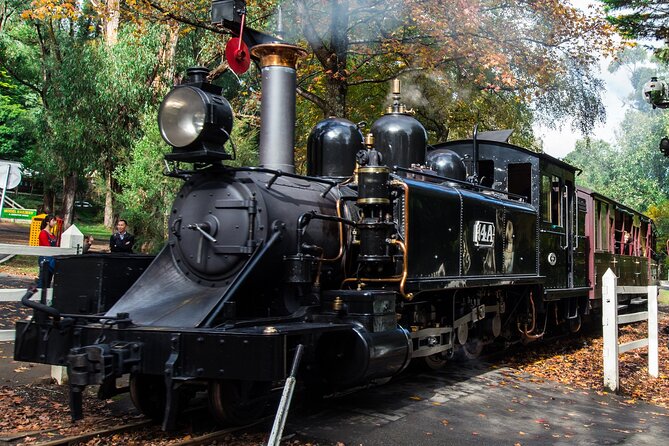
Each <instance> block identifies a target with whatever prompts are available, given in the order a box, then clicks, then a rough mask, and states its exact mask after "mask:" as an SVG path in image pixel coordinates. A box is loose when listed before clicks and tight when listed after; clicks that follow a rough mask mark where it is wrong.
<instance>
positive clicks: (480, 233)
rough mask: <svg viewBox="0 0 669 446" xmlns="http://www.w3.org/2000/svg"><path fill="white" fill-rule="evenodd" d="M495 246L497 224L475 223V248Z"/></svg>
mask: <svg viewBox="0 0 669 446" xmlns="http://www.w3.org/2000/svg"><path fill="white" fill-rule="evenodd" d="M494 244H495V224H494V223H490V222H488V221H476V222H475V223H474V246H482V247H491V246H493V245H494Z"/></svg>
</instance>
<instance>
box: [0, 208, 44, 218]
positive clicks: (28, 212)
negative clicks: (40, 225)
mask: <svg viewBox="0 0 669 446" xmlns="http://www.w3.org/2000/svg"><path fill="white" fill-rule="evenodd" d="M35 215H37V209H13V208H6V209H3V210H2V213H1V214H0V218H12V219H14V220H32V218H33V217H34V216H35Z"/></svg>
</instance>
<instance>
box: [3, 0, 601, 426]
mask: <svg viewBox="0 0 669 446" xmlns="http://www.w3.org/2000/svg"><path fill="white" fill-rule="evenodd" d="M213 10H214V17H215V21H216V22H218V23H222V24H223V25H224V26H226V27H227V28H228V29H230V30H232V31H233V33H234V34H237V35H240V34H241V36H242V39H243V41H244V43H245V44H246V45H248V46H249V47H250V53H251V54H252V55H253V57H254V58H255V59H256V60H257V61H258V63H259V64H260V67H261V70H262V79H263V85H262V92H263V102H262V109H261V120H262V129H261V134H260V148H259V152H260V166H259V167H243V168H232V167H228V166H226V160H229V159H230V158H232V154H231V151H230V150H227V149H226V148H225V147H224V144H226V142H227V141H228V139H229V134H230V132H231V128H232V125H233V115H232V110H231V108H230V105H229V104H228V102H227V101H226V100H225V99H224V98H223V97H222V96H220V89H219V88H217V87H215V86H214V85H212V84H210V83H208V82H207V81H206V75H207V71H206V70H205V69H200V68H197V69H191V70H189V73H188V78H187V80H186V81H185V83H184V84H182V85H180V86H178V87H176V88H174V89H173V90H172V91H171V92H170V93H169V94H168V95H167V97H166V98H165V100H164V102H163V104H162V105H161V107H160V116H159V121H160V125H161V132H162V135H163V137H164V138H165V140H166V141H167V142H168V143H169V144H170V145H171V146H172V147H173V151H172V153H170V154H168V155H167V156H166V159H167V160H168V162H171V163H172V164H171V165H172V168H171V170H170V171H169V172H168V174H169V175H172V176H174V177H176V178H179V179H181V180H182V181H183V187H182V188H181V191H180V192H179V193H178V195H177V197H176V199H175V201H174V204H173V206H172V209H171V217H170V220H169V234H170V235H169V240H168V241H167V243H166V245H165V247H164V248H163V250H162V251H161V252H160V253H159V254H158V255H157V257H156V258H155V259H154V260H153V261H152V262H151V264H150V265H149V266H148V267H147V268H146V270H145V271H144V272H143V274H142V275H141V276H140V277H139V278H138V279H137V280H136V281H134V283H132V285H131V286H129V289H127V291H126V292H125V293H124V294H123V295H122V296H121V297H120V298H119V299H118V301H116V302H115V303H113V305H110V306H107V308H105V310H106V311H105V313H104V314H84V313H83V312H73V311H69V310H68V309H67V308H66V307H65V306H63V307H60V306H59V305H54V306H48V305H46V304H45V303H44V302H41V303H40V302H35V301H31V300H29V297H30V293H29V294H28V295H27V296H26V298H24V302H25V303H26V304H27V305H30V306H32V307H33V308H34V309H35V315H34V317H33V319H32V320H31V321H26V322H21V323H19V324H18V326H17V341H16V351H15V358H16V359H17V360H22V361H33V362H43V363H48V364H57V365H63V366H66V367H67V370H68V375H69V386H70V392H71V407H72V410H73V415H74V416H75V418H78V417H81V416H82V411H81V398H82V396H81V395H82V390H83V389H84V387H86V386H88V385H99V386H100V393H101V395H102V396H108V395H110V394H113V393H114V392H118V391H121V390H123V389H117V387H116V380H117V378H120V377H121V376H123V375H127V374H129V375H130V385H129V391H130V393H131V396H132V399H133V401H134V402H135V404H136V406H137V407H138V408H139V409H140V410H142V411H143V412H144V413H146V414H147V415H150V416H152V417H155V418H157V419H161V420H163V423H164V426H165V427H169V426H171V425H173V423H174V421H175V417H176V415H177V409H178V407H179V404H180V402H183V400H184V399H185V398H187V397H188V396H189V395H191V394H192V393H193V391H194V390H201V389H204V388H208V395H209V400H210V405H211V408H212V410H213V412H214V414H216V416H217V417H218V418H219V419H221V420H222V421H224V422H228V423H244V422H246V421H248V420H249V419H253V418H254V417H257V416H258V415H259V414H260V413H261V412H262V410H263V408H264V407H265V403H266V396H267V394H268V393H269V391H270V389H271V388H272V386H273V385H274V384H276V383H279V382H281V381H282V380H284V379H285V378H286V377H287V374H288V371H289V370H288V369H289V366H290V362H291V360H292V358H293V355H294V352H295V349H296V347H297V346H298V345H300V344H301V345H303V346H305V355H304V357H303V360H302V364H301V368H300V377H301V378H300V379H301V380H302V381H303V382H304V383H306V385H308V386H310V387H312V388H318V389H321V391H325V392H328V391H336V390H338V389H344V388H351V387H355V386H360V385H365V384H368V383H370V382H373V381H378V380H383V379H387V378H389V377H392V376H393V375H396V374H397V373H399V372H401V371H402V370H403V369H405V367H407V365H408V364H409V362H410V361H411V360H412V359H415V360H419V361H424V362H425V363H426V364H427V365H428V366H430V367H432V368H437V367H440V366H441V365H443V364H444V363H445V361H446V360H447V359H448V358H449V357H451V356H452V355H453V353H454V351H456V350H458V349H461V350H462V351H463V352H464V353H465V354H467V355H475V354H476V353H477V352H478V351H480V349H481V346H482V345H484V344H486V343H489V342H492V341H493V340H494V339H496V338H500V339H505V340H507V341H515V340H523V341H530V340H533V339H537V338H540V337H541V336H542V334H543V332H544V331H545V329H546V326H547V325H549V324H555V325H557V324H562V323H563V322H567V324H566V326H568V327H571V328H572V329H577V328H578V326H580V318H581V315H583V314H585V313H587V312H588V311H589V309H590V308H591V307H592V305H591V304H590V300H591V299H590V297H589V293H590V291H591V290H592V287H593V284H592V283H589V278H588V277H587V274H585V273H583V274H580V273H579V270H578V268H579V265H581V264H582V265H586V264H587V262H585V261H584V262H582V263H579V262H578V259H579V258H580V257H579V256H581V255H583V256H585V255H586V254H587V253H586V251H585V250H584V249H583V246H584V245H585V242H582V243H581V245H580V246H581V248H579V247H578V246H577V245H578V240H579V237H582V236H581V233H582V230H583V227H584V226H585V225H583V226H581V227H580V229H579V227H578V221H579V218H580V216H581V213H580V209H581V208H580V207H578V206H577V202H576V190H575V186H574V183H573V178H574V171H575V169H574V168H572V167H571V166H569V165H567V164H565V163H562V162H560V161H558V160H555V159H553V158H551V157H548V156H545V155H541V154H537V153H533V152H530V151H527V150H524V149H522V148H519V147H516V146H512V145H510V144H507V143H506V142H505V141H506V138H507V137H508V134H499V133H481V134H479V135H475V137H474V138H473V139H472V140H469V141H456V142H449V143H444V144H441V145H438V146H435V147H430V150H429V151H428V146H427V144H426V140H427V135H426V131H425V129H424V128H423V127H422V126H421V125H420V124H419V123H418V121H416V120H415V119H414V118H413V117H412V116H411V115H410V114H409V113H407V111H406V109H405V108H404V106H403V105H402V103H401V97H400V94H401V92H400V84H399V82H398V81H396V82H394V83H393V97H394V101H393V105H392V106H391V107H389V109H388V111H387V113H386V114H385V115H384V116H383V117H381V118H380V119H379V120H378V121H376V122H375V123H374V124H373V125H372V127H371V133H370V134H368V135H366V136H363V134H362V133H361V131H360V130H359V129H358V128H357V127H356V126H355V125H354V124H352V123H351V122H349V121H347V120H345V119H337V118H330V119H326V120H325V121H322V122H321V123H319V124H318V125H317V126H316V127H315V128H314V130H313V131H312V133H311V135H310V137H309V143H308V144H309V146H308V175H307V176H305V175H299V174H296V173H295V172H294V167H293V145H294V142H293V141H294V134H293V133H294V119H295V79H296V77H295V70H296V64H297V61H298V59H299V58H300V57H301V56H302V55H303V54H304V51H303V50H301V49H300V48H298V47H296V46H293V45H290V44H287V43H284V42H282V41H279V40H277V39H274V38H271V37H269V36H266V35H264V34H261V33H258V32H255V31H252V30H242V29H241V26H242V25H241V24H242V20H241V15H242V14H243V12H244V10H243V2H239V1H220V2H219V1H215V2H214V8H213ZM239 48H242V45H241V44H240V46H239ZM242 52H243V51H242ZM237 55H238V56H239V57H241V58H243V57H245V55H244V54H240V53H237ZM242 62H243V60H242ZM228 145H232V144H231V143H230V144H228ZM181 162H184V163H192V164H191V165H192V166H193V167H192V168H190V169H189V170H184V169H182V168H181V167H179V166H180V164H179V163H181ZM544 177H548V178H549V180H550V181H549V183H548V185H547V186H546V187H547V189H544V188H543V187H544V185H543V184H544V182H543V180H542V179H543V178H544ZM556 188H557V193H555V190H556ZM551 194H552V195H551ZM551 197H552V198H553V200H552V201H550V200H549V202H546V203H544V198H551ZM546 216H547V217H548V220H546ZM551 219H555V221H552V220H551ZM122 261H123V260H122V259H121V262H122ZM67 265H68V264H67V262H61V263H59V265H58V266H57V275H56V282H58V271H60V272H61V273H64V272H66V271H67V268H68V266H67ZM583 268H586V266H583ZM57 294H58V295H59V299H56V301H59V302H65V301H67V299H68V297H69V296H68V295H67V287H63V288H62V289H59V290H58V293H57ZM72 298H74V296H73V297H72ZM548 314H550V322H548V318H547V317H546V316H545V315H548ZM544 318H545V319H544ZM576 322H578V323H576Z"/></svg>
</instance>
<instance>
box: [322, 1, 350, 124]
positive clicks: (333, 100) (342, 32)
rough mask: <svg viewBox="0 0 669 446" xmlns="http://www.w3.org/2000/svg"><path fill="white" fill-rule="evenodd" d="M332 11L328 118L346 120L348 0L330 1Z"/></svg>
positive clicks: (327, 92) (327, 94)
mask: <svg viewBox="0 0 669 446" xmlns="http://www.w3.org/2000/svg"><path fill="white" fill-rule="evenodd" d="M330 7H331V10H332V16H331V17H332V21H331V22H330V51H332V55H331V56H330V60H329V62H330V66H329V67H328V68H329V70H328V71H329V72H330V74H329V76H328V77H327V81H326V84H325V89H326V98H327V99H326V103H327V108H328V110H326V113H327V114H326V116H325V117H326V118H327V117H328V116H337V117H340V118H345V117H346V115H347V113H346V94H347V93H348V71H347V70H346V65H347V62H348V46H349V40H348V26H349V16H350V11H349V2H348V0H330Z"/></svg>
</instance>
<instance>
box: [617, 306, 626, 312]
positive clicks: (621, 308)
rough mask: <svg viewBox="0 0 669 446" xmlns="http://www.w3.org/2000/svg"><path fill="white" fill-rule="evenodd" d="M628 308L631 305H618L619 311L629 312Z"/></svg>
mask: <svg viewBox="0 0 669 446" xmlns="http://www.w3.org/2000/svg"><path fill="white" fill-rule="evenodd" d="M627 307H629V305H618V311H619V312H620V311H622V310H627Z"/></svg>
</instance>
